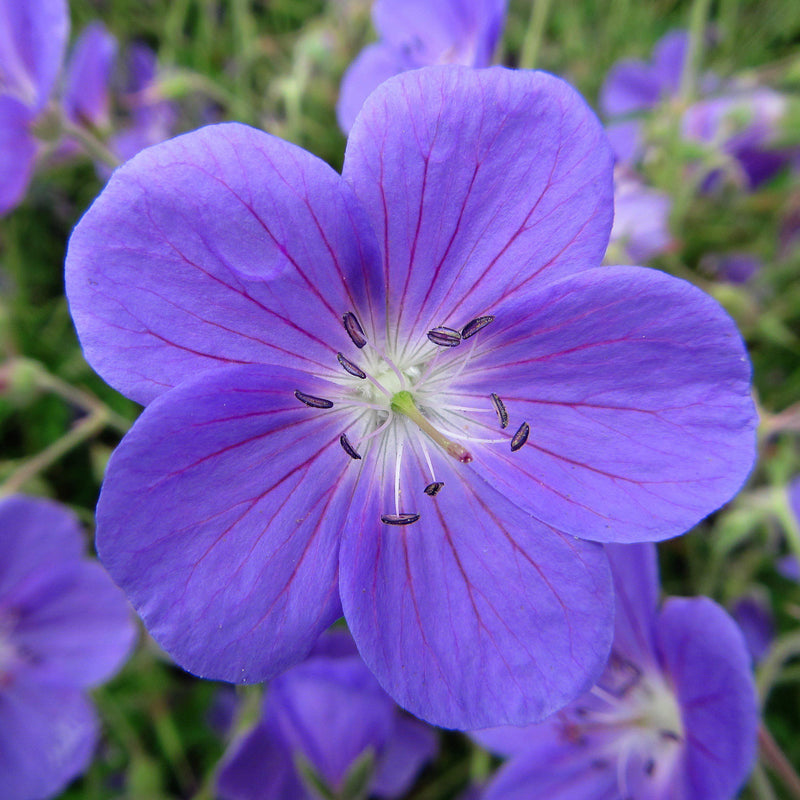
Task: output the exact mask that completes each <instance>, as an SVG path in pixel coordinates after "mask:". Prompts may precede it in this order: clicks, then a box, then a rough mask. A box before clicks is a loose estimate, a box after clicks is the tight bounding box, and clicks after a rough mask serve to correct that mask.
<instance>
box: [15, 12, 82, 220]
mask: <svg viewBox="0 0 800 800" xmlns="http://www.w3.org/2000/svg"><path fill="white" fill-rule="evenodd" d="M68 36H69V14H68V10H67V4H66V0H29V2H24V3H21V2H19V1H18V0H0V214H5V213H6V212H8V211H9V210H11V209H12V208H14V207H15V206H16V205H17V204H18V203H19V202H20V201H21V200H22V198H23V197H24V195H25V192H26V190H27V188H28V184H29V182H30V180H31V176H32V175H33V169H34V164H35V161H36V156H37V152H38V150H39V143H38V140H37V138H36V136H35V134H34V131H33V128H34V125H35V123H36V122H37V120H38V119H39V118H40V116H41V115H42V113H43V112H44V111H45V110H46V107H47V104H48V101H49V100H50V95H51V93H52V91H53V89H54V88H55V86H56V83H57V81H58V77H59V75H60V72H61V65H62V63H63V60H64V52H65V50H66V46H67V37H68Z"/></svg>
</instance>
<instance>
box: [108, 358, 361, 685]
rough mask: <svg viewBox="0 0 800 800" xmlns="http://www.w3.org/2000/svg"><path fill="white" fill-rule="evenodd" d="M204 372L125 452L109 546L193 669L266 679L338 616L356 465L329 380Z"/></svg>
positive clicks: (116, 574) (134, 596)
mask: <svg viewBox="0 0 800 800" xmlns="http://www.w3.org/2000/svg"><path fill="white" fill-rule="evenodd" d="M310 380H311V379H310V378H309V377H308V376H306V375H304V374H302V373H299V372H296V371H294V370H291V369H284V368H281V367H269V368H267V367H260V366H249V367H230V368H228V369H225V370H217V371H214V372H206V373H202V374H201V375H199V376H198V377H197V378H196V379H195V380H191V381H187V382H185V383H183V384H181V386H179V387H177V388H176V389H174V390H172V391H170V392H167V393H166V394H164V395H163V396H162V397H160V398H158V399H157V400H156V401H154V403H153V404H151V406H149V407H148V408H147V409H146V410H145V412H144V413H143V414H142V416H141V417H140V418H139V420H138V421H137V422H136V424H135V425H134V426H133V428H132V429H131V431H130V432H129V433H128V434H127V436H126V437H125V438H124V439H123V441H122V443H121V444H120V446H119V447H118V448H117V449H116V450H115V451H114V454H113V455H112V457H111V461H110V462H109V466H108V472H107V474H106V479H105V483H104V484H103V491H102V493H101V495H100V501H99V504H98V507H97V545H98V551H99V553H100V557H101V559H102V561H103V563H104V564H105V566H106V568H107V569H108V571H109V572H110V573H111V575H112V577H113V578H114V580H115V581H116V582H117V583H118V584H119V585H120V586H121V587H122V588H123V589H124V590H125V592H126V594H127V595H128V598H129V599H130V600H131V602H132V603H133V605H134V607H135V608H136V609H137V611H138V612H139V614H140V615H141V616H142V618H143V619H144V622H145V624H146V625H147V627H148V629H149V630H150V632H151V633H152V634H153V636H154V638H155V639H156V640H157V641H158V642H159V643H160V644H161V645H162V646H163V647H164V648H165V649H166V650H167V651H168V652H169V653H170V654H171V655H172V656H173V657H174V658H175V660H176V661H177V662H178V663H179V664H180V665H181V666H183V667H184V668H185V669H188V670H189V671H191V672H194V673H195V674H198V675H200V676H202V677H207V678H216V679H221V680H229V681H234V682H237V683H249V682H253V681H262V680H268V679H269V678H271V677H273V676H274V675H276V674H278V673H279V672H281V671H282V670H283V669H285V668H287V667H288V666H291V665H292V664H293V663H296V662H297V661H299V660H301V659H302V658H303V657H304V656H305V655H306V654H307V653H308V652H309V650H310V648H311V646H312V645H313V644H314V641H315V640H316V639H317V637H318V636H319V634H320V633H322V631H323V630H324V629H325V628H327V627H328V626H329V625H330V624H331V623H332V622H333V621H334V620H335V619H336V618H337V617H338V616H340V615H341V608H340V605H339V600H338V593H337V585H338V581H337V553H338V544H339V536H340V531H341V527H342V524H343V521H344V515H345V510H346V506H347V504H348V502H349V499H350V497H349V492H348V491H347V489H346V487H347V482H348V480H349V475H350V474H351V473H349V472H348V471H347V467H348V465H349V459H348V458H347V456H346V454H345V453H343V452H342V449H341V447H340V445H339V435H340V434H341V433H342V432H344V431H345V430H346V422H342V424H341V427H340V426H339V420H340V417H339V416H338V415H337V413H338V412H337V409H336V408H334V409H332V410H330V411H325V410H322V409H317V408H309V407H307V406H305V405H304V404H303V403H301V402H299V401H298V399H297V398H296V397H295V396H294V390H295V389H297V388H300V389H302V390H305V391H308V392H310V393H314V392H315V389H316V394H317V396H320V395H321V396H324V395H322V394H321V391H320V390H324V386H323V384H322V382H320V383H319V385H318V386H315V385H314V384H310V383H309V382H310Z"/></svg>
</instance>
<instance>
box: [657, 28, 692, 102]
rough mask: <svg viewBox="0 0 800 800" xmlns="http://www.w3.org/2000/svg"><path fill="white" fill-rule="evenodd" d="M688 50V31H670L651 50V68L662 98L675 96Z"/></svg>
mask: <svg viewBox="0 0 800 800" xmlns="http://www.w3.org/2000/svg"><path fill="white" fill-rule="evenodd" d="M688 50H689V32H688V31H680V30H679V31H670V32H669V33H668V34H666V36H662V37H661V39H659V41H658V44H657V45H656V46H655V47H654V48H653V67H654V70H655V74H656V76H657V77H658V81H659V83H660V84H661V91H662V97H663V96H666V95H668V94H677V93H678V90H679V89H680V86H681V78H682V76H683V69H684V65H685V63H686V53H687V51H688Z"/></svg>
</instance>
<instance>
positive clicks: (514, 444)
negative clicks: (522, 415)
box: [511, 422, 531, 453]
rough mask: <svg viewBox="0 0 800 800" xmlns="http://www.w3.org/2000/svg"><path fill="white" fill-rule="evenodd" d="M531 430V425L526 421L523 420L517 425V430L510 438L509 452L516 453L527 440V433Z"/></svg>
mask: <svg viewBox="0 0 800 800" xmlns="http://www.w3.org/2000/svg"><path fill="white" fill-rule="evenodd" d="M530 432H531V426H530V425H528V423H527V422H523V423H522V425H520V426H519V428H518V429H517V432H516V433H515V434H514V436H513V437H512V439H511V452H512V453H516V451H517V450H519V449H520V447H522V445H524V444H525V442H527V441H528V434H529V433H530Z"/></svg>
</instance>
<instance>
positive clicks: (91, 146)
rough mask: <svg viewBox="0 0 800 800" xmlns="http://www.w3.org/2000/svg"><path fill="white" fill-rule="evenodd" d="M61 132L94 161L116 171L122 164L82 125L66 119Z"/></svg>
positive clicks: (62, 121) (62, 123)
mask: <svg viewBox="0 0 800 800" xmlns="http://www.w3.org/2000/svg"><path fill="white" fill-rule="evenodd" d="M61 130H62V132H63V133H64V135H65V136H67V137H68V138H70V139H74V140H75V141H76V142H78V144H80V146H81V147H82V148H83V149H84V152H85V153H86V155H88V156H89V158H91V159H92V161H100V162H102V163H103V164H105V165H106V166H108V167H111V169H116V168H117V167H118V166H119V165H120V164H121V163H122V161H121V160H120V159H119V158H117V157H116V156H115V155H114V154H113V153H112V152H111V151H110V150H109V149H108V148H107V147H106V146H105V144H103V142H101V141H100V140H99V139H98V138H97V137H96V136H95V135H94V134H93V133H92V132H91V131H90V130H88V129H87V128H84V127H83V126H82V125H76V124H75V123H74V122H72V121H71V120H68V119H66V118H64V119H62V120H61Z"/></svg>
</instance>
